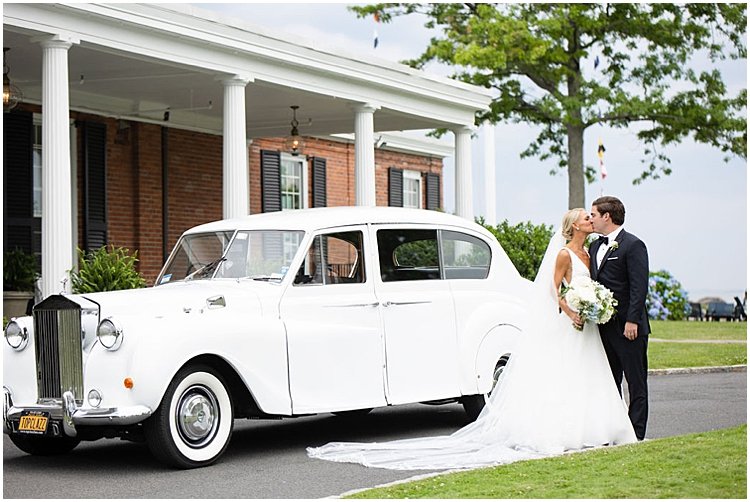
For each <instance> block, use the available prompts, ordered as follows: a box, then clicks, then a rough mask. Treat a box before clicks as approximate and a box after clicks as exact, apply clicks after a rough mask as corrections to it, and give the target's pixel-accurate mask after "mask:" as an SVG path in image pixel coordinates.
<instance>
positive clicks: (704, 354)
mask: <svg viewBox="0 0 750 502" xmlns="http://www.w3.org/2000/svg"><path fill="white" fill-rule="evenodd" d="M735 364H747V346H746V345H745V344H736V343H732V344H718V343H711V344H708V343H672V342H663V343H660V342H650V343H649V344H648V367H649V368H651V369H667V368H696V367H701V366H730V365H735Z"/></svg>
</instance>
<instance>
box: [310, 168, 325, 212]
mask: <svg viewBox="0 0 750 502" xmlns="http://www.w3.org/2000/svg"><path fill="white" fill-rule="evenodd" d="M312 192H313V193H312V207H326V204H327V201H326V159H324V158H322V157H313V159H312Z"/></svg>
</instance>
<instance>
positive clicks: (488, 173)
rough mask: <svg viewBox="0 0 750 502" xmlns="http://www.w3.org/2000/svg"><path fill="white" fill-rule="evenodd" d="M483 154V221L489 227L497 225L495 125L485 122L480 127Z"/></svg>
mask: <svg viewBox="0 0 750 502" xmlns="http://www.w3.org/2000/svg"><path fill="white" fill-rule="evenodd" d="M482 140H483V141H482V143H483V153H484V165H483V167H484V219H485V221H486V222H487V223H489V224H490V225H495V223H497V214H496V213H497V207H496V204H495V124H492V123H490V122H486V123H485V124H484V125H483V126H482Z"/></svg>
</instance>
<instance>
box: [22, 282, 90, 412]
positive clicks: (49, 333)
mask: <svg viewBox="0 0 750 502" xmlns="http://www.w3.org/2000/svg"><path fill="white" fill-rule="evenodd" d="M34 340H35V343H34V346H35V349H36V370H37V389H38V391H39V392H38V398H39V400H40V401H42V400H47V399H61V398H62V395H63V393H64V392H66V391H69V390H70V391H72V392H73V395H74V396H75V399H76V401H82V400H83V351H82V346H81V345H82V341H81V309H80V307H79V306H78V305H77V304H76V303H74V302H71V301H70V300H68V299H66V298H64V297H62V296H53V297H49V298H47V299H46V300H44V301H43V302H41V303H40V304H38V305H37V306H36V307H34Z"/></svg>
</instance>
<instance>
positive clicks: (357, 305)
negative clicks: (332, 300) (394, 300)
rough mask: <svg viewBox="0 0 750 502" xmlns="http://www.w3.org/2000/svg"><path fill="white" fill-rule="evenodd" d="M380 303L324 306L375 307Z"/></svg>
mask: <svg viewBox="0 0 750 502" xmlns="http://www.w3.org/2000/svg"><path fill="white" fill-rule="evenodd" d="M378 305H380V303H379V302H373V303H349V304H346V305H326V307H337V308H341V307H377V306H378Z"/></svg>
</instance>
